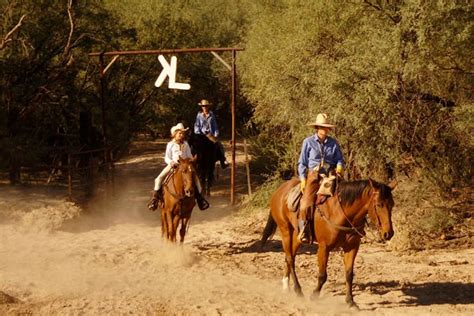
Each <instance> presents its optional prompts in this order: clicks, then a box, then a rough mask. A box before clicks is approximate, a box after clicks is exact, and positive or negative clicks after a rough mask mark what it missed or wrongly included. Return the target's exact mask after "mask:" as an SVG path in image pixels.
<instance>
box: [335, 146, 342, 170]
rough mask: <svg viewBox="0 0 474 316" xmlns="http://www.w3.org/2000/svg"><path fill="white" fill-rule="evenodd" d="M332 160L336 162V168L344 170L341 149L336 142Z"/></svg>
mask: <svg viewBox="0 0 474 316" xmlns="http://www.w3.org/2000/svg"><path fill="white" fill-rule="evenodd" d="M334 160H336V161H337V168H341V169H343V168H344V156H343V155H342V150H341V147H340V146H339V143H337V142H336V148H335V150H334Z"/></svg>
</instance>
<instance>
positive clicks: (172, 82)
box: [155, 55, 191, 90]
mask: <svg viewBox="0 0 474 316" xmlns="http://www.w3.org/2000/svg"><path fill="white" fill-rule="evenodd" d="M158 60H159V61H160V63H161V65H162V66H163V70H162V71H161V73H160V75H159V76H158V79H156V81H155V86H156V87H160V86H161V85H162V84H163V82H164V81H165V79H166V77H169V81H168V88H170V89H179V90H189V89H191V85H190V84H188V83H179V82H176V68H177V63H178V59H177V58H176V56H172V57H171V64H168V62H167V61H166V59H165V57H163V55H160V56H158Z"/></svg>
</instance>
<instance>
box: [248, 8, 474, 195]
mask: <svg viewBox="0 0 474 316" xmlns="http://www.w3.org/2000/svg"><path fill="white" fill-rule="evenodd" d="M282 3H283V5H282V6H281V7H274V6H271V7H269V6H268V5H267V4H266V3H265V2H262V3H261V12H263V14H262V15H261V16H260V17H259V19H258V20H255V23H253V24H252V25H251V27H250V28H249V32H248V34H247V38H246V45H245V46H246V53H245V54H244V55H243V57H242V66H241V68H240V69H242V78H243V85H244V86H243V88H242V90H243V93H244V95H245V96H246V97H247V98H248V99H249V100H250V102H251V103H252V104H253V105H254V112H253V114H254V115H253V118H252V120H253V122H254V124H255V125H257V126H258V130H259V133H258V136H257V139H258V140H259V141H260V143H262V142H261V140H268V139H270V138H272V136H273V135H275V134H274V132H275V130H278V129H279V130H280V131H284V132H280V133H278V134H277V135H276V137H277V138H276V139H274V140H273V141H267V142H266V145H267V147H271V148H272V150H270V149H262V152H263V153H274V154H273V156H272V157H270V159H275V160H277V161H278V162H279V164H277V165H278V168H281V167H282V166H285V167H286V168H288V165H289V164H293V165H294V164H295V162H296V159H295V152H297V151H298V148H297V147H296V146H295V144H301V143H302V140H303V138H304V137H306V136H308V135H309V134H310V133H311V130H310V129H309V128H308V127H306V126H305V123H307V120H311V118H314V117H315V116H316V114H317V113H318V112H326V113H329V115H330V117H331V119H332V120H334V121H335V122H336V123H337V126H338V127H337V129H336V130H335V136H336V138H337V139H338V140H339V142H340V143H341V145H342V147H343V151H344V153H345V157H346V162H347V165H348V168H347V173H348V177H349V178H358V177H367V176H369V175H371V176H378V177H380V178H382V179H386V178H387V177H388V176H390V174H391V173H392V172H395V173H398V174H400V173H406V174H411V175H414V176H416V175H417V172H419V171H421V174H422V175H423V176H426V177H429V178H430V179H431V180H432V181H433V183H435V184H436V185H438V186H439V187H440V188H441V189H443V190H444V191H448V190H446V189H447V188H450V187H452V186H454V185H463V184H466V183H469V181H470V179H471V178H472V170H471V165H470V164H466V163H465V161H471V160H472V152H473V150H472V137H471V136H470V135H471V134H472V133H470V132H472V105H473V100H472V89H470V83H469V82H472V76H473V69H472V67H473V66H472V63H471V57H470V56H472V54H471V53H470V51H472V43H473V42H474V41H473V36H474V35H473V34H474V33H473V32H472V27H473V23H472V15H473V10H472V9H473V6H472V4H468V3H463V4H461V3H459V4H458V3H452V2H448V1H446V2H443V1H438V2H429V3H428V2H425V1H417V0H411V1H404V2H401V1H388V2H381V1H357V2H351V3H347V2H345V1H317V2H307V1H291V0H288V1H282ZM442 21H449V22H447V23H444V22H442ZM469 114H471V119H468V117H469ZM275 144H278V145H275ZM281 144H284V145H283V146H281ZM265 158H268V157H265ZM290 169H294V168H290Z"/></svg>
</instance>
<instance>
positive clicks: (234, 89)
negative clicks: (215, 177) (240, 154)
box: [230, 50, 237, 205]
mask: <svg viewBox="0 0 474 316" xmlns="http://www.w3.org/2000/svg"><path fill="white" fill-rule="evenodd" d="M235 54H236V53H235V50H233V51H232V102H231V112H232V166H231V172H230V204H232V205H233V204H234V202H235V99H236V94H237V79H236V69H235Z"/></svg>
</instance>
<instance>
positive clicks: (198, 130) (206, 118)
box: [194, 99, 229, 169]
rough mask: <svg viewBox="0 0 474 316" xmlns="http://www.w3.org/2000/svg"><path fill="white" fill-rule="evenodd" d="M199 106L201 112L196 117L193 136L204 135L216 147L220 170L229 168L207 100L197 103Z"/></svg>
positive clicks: (214, 118) (215, 121) (214, 117)
mask: <svg viewBox="0 0 474 316" xmlns="http://www.w3.org/2000/svg"><path fill="white" fill-rule="evenodd" d="M198 105H199V106H201V110H202V111H199V112H198V114H197V116H196V122H195V123H194V134H200V135H206V136H207V138H209V139H210V140H211V141H212V142H213V143H214V144H215V146H216V152H217V158H218V160H219V161H220V164H221V167H222V169H225V168H227V167H228V166H229V163H228V162H227V160H226V157H225V152H224V146H222V144H221V142H220V141H219V140H218V139H217V138H218V137H219V128H218V127H217V120H216V116H215V115H214V112H212V111H211V110H209V107H210V106H211V105H212V103H210V102H209V101H208V100H206V99H202V100H201V102H199V103H198Z"/></svg>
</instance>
